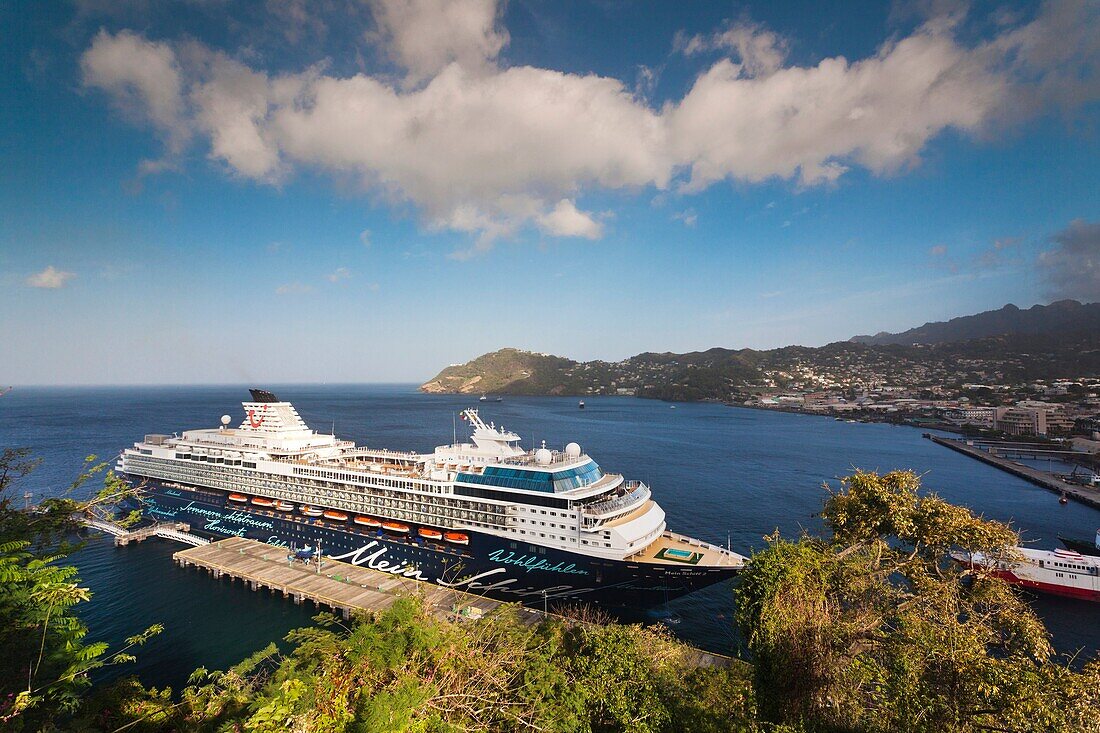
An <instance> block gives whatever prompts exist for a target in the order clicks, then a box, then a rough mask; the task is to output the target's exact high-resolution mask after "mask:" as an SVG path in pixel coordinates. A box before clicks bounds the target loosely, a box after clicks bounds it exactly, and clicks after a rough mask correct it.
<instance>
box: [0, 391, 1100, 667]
mask: <svg viewBox="0 0 1100 733" xmlns="http://www.w3.org/2000/svg"><path fill="white" fill-rule="evenodd" d="M265 386H266V385H265ZM272 389H273V391H274V392H275V393H276V394H277V395H279V397H280V398H282V399H286V400H289V401H291V402H293V403H294V405H295V407H296V408H297V409H298V412H299V413H300V414H301V415H302V417H303V418H304V419H305V420H306V422H308V423H309V424H310V425H311V426H312V427H313V428H315V429H317V430H322V431H328V430H335V433H336V434H337V435H338V436H340V437H342V438H348V439H351V440H354V441H356V442H357V443H359V444H360V445H368V446H371V447H378V448H394V449H415V450H422V451H429V450H431V449H432V448H433V447H434V446H436V445H441V444H444V443H449V442H451V439H452V429H453V427H452V426H453V415H454V414H455V413H457V412H458V411H459V410H461V409H462V408H465V407H469V406H476V405H477V401H476V400H474V399H473V398H470V397H460V396H447V395H424V394H420V393H418V392H417V391H416V388H415V386H414V385H282V386H275V387H272ZM247 398H248V393H247V389H246V387H245V386H240V387H235V386H216V387H214V386H200V387H194V386H190V387H126V388H18V387H17V388H16V389H15V390H13V391H12V392H10V393H8V394H7V395H5V396H3V397H0V448H4V447H24V446H25V447H29V448H31V449H32V450H33V451H34V454H35V455H36V456H38V457H40V458H42V459H43V464H42V466H41V467H40V468H39V469H38V470H36V471H35V472H34V473H33V474H31V475H30V476H28V477H26V478H25V479H23V480H22V481H21V482H20V483H19V484H18V485H17V486H16V487H15V488H14V493H15V495H16V496H21V495H22V493H23V492H24V491H30V492H33V494H34V500H35V501H37V500H38V499H39V498H41V497H42V496H45V495H50V494H57V493H60V492H63V491H64V490H65V489H66V487H67V486H68V485H69V484H70V483H71V481H72V479H73V478H74V477H75V476H76V475H77V474H78V473H79V471H80V469H81V465H82V462H83V460H84V457H85V456H87V455H89V454H95V455H98V456H100V458H101V459H109V460H111V461H112V463H113V459H114V457H115V456H116V455H117V454H118V451H119V450H120V449H121V448H123V447H125V446H127V445H129V444H130V443H132V442H134V441H135V440H138V439H140V438H141V437H142V436H143V435H144V434H146V433H169V434H170V433H172V432H176V431H182V430H184V429H190V428H198V427H216V426H217V425H218V424H219V418H220V417H221V416H222V415H223V414H229V415H232V416H233V420H234V423H236V422H237V421H238V420H239V419H240V418H241V414H240V413H241V407H240V404H239V403H240V402H241V401H242V400H245V399H247ZM480 407H481V410H482V415H483V417H485V418H486V419H488V420H494V421H496V423H497V424H498V425H501V424H502V425H504V426H506V427H507V428H509V429H512V430H515V431H516V432H517V433H519V434H520V435H522V436H524V442H525V444H527V445H530V444H532V443H533V442H534V441H539V442H540V443H541V441H542V440H545V441H546V442H547V445H549V446H552V447H559V448H560V447H561V446H564V445H565V444H566V443H568V442H570V441H576V442H578V443H580V444H581V446H582V447H583V448H584V450H585V451H586V452H587V453H589V454H590V455H591V456H592V457H593V458H594V459H595V460H596V461H597V462H598V463H599V464H600V466H602V467H603V468H604V469H605V470H609V471H613V472H619V473H624V474H625V475H626V476H627V477H628V478H636V479H641V480H643V481H645V482H647V483H648V484H650V485H651V486H652V487H653V492H654V498H655V499H656V500H657V501H658V502H659V503H660V504H661V506H662V507H664V509H665V512H666V513H667V515H668V524H669V527H670V528H671V529H673V530H675V531H677V532H681V533H684V534H689V535H693V536H696V537H699V538H701V539H704V540H708V541H710V542H714V543H718V544H723V545H724V544H726V543H727V542H729V543H730V545H731V546H732V547H733V549H734V550H737V551H739V552H742V553H745V554H748V553H749V551H750V550H752V549H753V548H759V547H761V546H762V545H763V544H764V539H763V538H764V537H765V536H766V535H769V534H771V533H772V532H774V531H776V530H779V532H781V533H782V534H783V535H784V536H787V537H795V536H797V535H798V533H799V532H801V531H802V530H804V529H805V530H808V531H811V532H815V531H818V530H819V529H820V528H821V524H820V521H819V520H818V519H816V518H815V513H816V512H817V511H818V510H819V509H820V508H821V503H822V501H823V499H824V498H825V495H826V494H825V491H824V489H823V488H822V484H823V483H825V482H832V483H834V485H835V480H836V479H837V477H840V476H844V475H846V474H848V473H850V472H851V471H852V470H853V469H854V468H857V467H858V468H864V469H870V470H877V471H889V470H892V469H912V470H914V471H917V472H918V473H920V474H921V475H922V476H923V481H924V485H925V487H926V488H928V489H931V490H934V491H936V492H938V493H939V494H940V495H941V496H943V497H944V498H945V499H947V500H948V501H952V502H955V503H958V504H963V505H965V506H968V507H970V508H971V509H973V510H974V511H976V512H979V513H982V514H984V515H986V516H987V517H990V518H994V519H1000V520H1006V521H1011V522H1013V524H1014V525H1015V526H1016V527H1017V528H1018V529H1019V530H1021V532H1022V534H1023V538H1024V541H1025V542H1026V543H1029V544H1030V545H1031V546H1034V547H1040V548H1051V547H1054V546H1056V543H1057V538H1056V534H1058V533H1063V534H1068V535H1071V536H1076V537H1083V538H1091V537H1092V536H1093V534H1094V533H1095V531H1096V528H1097V527H1100V511H1097V510H1095V509H1090V508H1088V507H1085V506H1081V505H1079V504H1076V503H1074V502H1070V503H1069V504H1068V505H1066V506H1062V505H1060V504H1059V503H1058V497H1057V496H1055V495H1054V494H1051V493H1049V492H1047V491H1044V490H1042V489H1040V488H1038V487H1036V486H1032V485H1031V484H1029V483H1027V482H1025V481H1023V480H1021V479H1018V478H1015V477H1013V476H1010V475H1008V474H1006V473H1003V472H1001V471H999V470H997V469H996V468H993V467H991V466H987V465H985V464H982V463H979V462H977V461H974V460H972V459H970V458H967V457H966V456H963V455H961V454H959V453H956V452H954V451H951V450H948V449H947V448H943V447H940V446H937V445H935V444H933V443H932V442H931V441H928V440H925V439H922V437H921V432H920V431H919V430H917V429H914V428H909V427H896V426H890V425H883V424H862V423H847V422H837V421H835V420H833V419H831V418H825V417H816V416H806V415H796V414H788V413H772V412H765V411H760V410H750V409H740V408H733V407H725V406H723V405H716V404H685V403H667V402H657V401H652V400H640V399H634V398H629V397H590V398H585V409H584V410H579V409H577V400H576V399H575V398H556V397H506V398H505V400H504V401H503V402H486V403H481V404H480ZM458 429H459V437H463V435H462V423H461V422H459V423H458ZM179 547H180V546H179V545H175V544H172V543H169V542H167V541H165V540H159V539H158V540H148V541H146V542H143V543H140V544H137V545H132V546H129V547H125V548H115V547H114V546H113V545H112V543H111V542H110V540H109V539H104V538H95V537H93V538H91V539H89V541H88V544H87V545H86V547H85V548H84V549H82V550H81V551H80V552H79V553H77V554H76V555H74V556H73V558H72V561H73V562H74V563H75V564H76V565H78V566H79V568H80V575H81V578H82V580H83V582H84V584H85V585H87V586H88V587H90V588H91V590H92V592H93V597H92V600H91V601H90V602H89V603H87V604H84V607H83V610H82V615H83V617H84V619H85V620H86V622H87V623H88V625H89V627H90V634H89V638H91V639H104V640H107V641H110V642H112V643H113V644H117V643H119V642H120V641H121V640H122V639H123V638H125V637H126V636H129V635H131V634H134V633H136V632H138V631H140V630H142V629H144V628H146V627H147V626H149V625H150V624H154V623H161V624H163V625H164V626H165V631H164V633H163V634H161V635H160V636H158V637H156V638H155V639H153V640H152V641H151V642H149V643H148V644H147V645H146V646H145V647H143V648H141V649H139V650H138V652H137V655H138V662H137V663H136V664H132V665H127V666H125V667H122V668H114V669H113V670H112V671H111V672H110V673H109V674H110V675H115V674H123V673H126V674H128V673H137V674H139V675H140V676H141V678H142V679H143V681H145V682H146V684H152V685H157V686H164V685H171V686H173V687H176V688H178V687H179V686H181V685H182V683H183V682H184V681H185V680H186V678H187V675H188V674H189V673H190V671H191V670H193V669H195V668H196V667H199V666H203V667H206V668H208V669H224V668H225V667H227V666H229V665H231V664H233V663H235V662H237V661H239V660H240V659H242V658H244V657H245V656H247V655H248V654H250V653H251V652H253V651H255V650H256V649H259V648H261V647H263V646H265V645H266V644H267V643H269V642H271V641H279V640H281V639H282V637H283V636H284V635H285V634H286V632H287V631H289V630H290V629H293V628H296V627H299V626H302V625H306V624H309V623H311V621H310V618H311V616H312V615H313V613H315V611H314V610H313V608H312V607H311V606H309V605H308V604H307V605H305V606H295V605H294V604H293V603H291V602H290V601H289V600H284V599H283V598H281V597H276V596H272V595H268V594H266V593H253V592H250V591H248V590H246V589H245V588H244V587H243V586H242V585H241V584H230V583H228V582H226V581H221V582H218V581H214V580H213V579H212V578H210V577H209V576H207V575H206V574H204V573H200V572H196V571H193V570H192V571H187V570H183V569H180V568H177V567H176V566H175V565H174V564H173V562H172V553H173V552H174V551H175V550H177V549H179ZM733 592H734V590H733V587H732V586H731V585H730V584H728V583H727V584H721V585H718V586H714V587H712V588H709V589H706V590H704V591H701V592H698V593H695V594H693V595H690V596H687V597H685V598H682V599H680V600H678V601H674V602H672V603H670V604H669V607H668V609H667V611H668V613H669V614H670V622H671V623H670V628H671V629H672V630H673V633H675V634H676V635H678V636H680V637H682V638H684V639H686V640H688V641H690V642H691V643H693V644H696V645H698V646H701V647H704V648H707V649H711V650H714V651H719V652H724V653H736V652H737V650H738V648H739V641H738V638H737V635H736V633H735V632H734V629H733ZM1033 604H1034V607H1035V609H1036V611H1037V612H1038V613H1039V614H1040V615H1041V616H1042V617H1043V619H1044V620H1045V621H1046V623H1047V627H1048V629H1049V630H1050V631H1051V633H1052V635H1053V639H1054V643H1055V646H1056V647H1057V648H1058V649H1059V650H1060V651H1064V652H1075V651H1079V650H1080V651H1082V653H1083V655H1085V656H1092V655H1093V654H1094V653H1095V651H1096V650H1097V649H1100V623H1098V622H1100V604H1095V603H1088V602H1084V601H1072V600H1066V599H1058V598H1050V597H1034V600H1033Z"/></svg>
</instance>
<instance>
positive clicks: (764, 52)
mask: <svg viewBox="0 0 1100 733" xmlns="http://www.w3.org/2000/svg"><path fill="white" fill-rule="evenodd" d="M674 44H675V46H676V47H677V49H678V50H680V51H682V52H683V53H684V54H686V55H688V56H691V55H694V54H700V53H705V52H710V51H732V52H733V54H734V55H735V57H736V60H737V62H738V63H739V64H740V65H741V66H742V67H743V68H744V69H745V70H746V71H747V72H748V73H750V74H754V75H755V74H761V73H766V72H772V71H775V70H776V69H778V68H779V67H780V66H782V65H783V62H784V61H785V60H786V58H787V41H786V39H784V38H781V37H780V36H778V35H777V34H775V33H773V32H772V31H769V30H767V29H766V28H763V27H761V26H759V25H757V24H755V23H736V24H733V25H730V26H727V27H726V28H725V29H724V30H720V31H717V32H715V33H713V34H711V35H695V36H692V37H690V38H688V37H685V36H683V35H677V36H676V39H675V42H674Z"/></svg>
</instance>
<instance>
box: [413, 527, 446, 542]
mask: <svg viewBox="0 0 1100 733" xmlns="http://www.w3.org/2000/svg"><path fill="white" fill-rule="evenodd" d="M416 533H417V534H418V535H420V536H421V537H423V538H424V539H426V540H441V539H443V533H442V532H440V531H439V530H438V529H429V528H427V527H421V528H420V529H418V530H416Z"/></svg>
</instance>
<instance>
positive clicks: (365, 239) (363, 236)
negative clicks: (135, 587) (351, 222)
mask: <svg viewBox="0 0 1100 733" xmlns="http://www.w3.org/2000/svg"><path fill="white" fill-rule="evenodd" d="M359 242H360V243H361V244H362V245H363V246H364V247H368V248H369V247H370V244H371V239H370V229H364V230H363V231H361V232H359Z"/></svg>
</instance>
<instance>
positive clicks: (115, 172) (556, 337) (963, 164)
mask: <svg viewBox="0 0 1100 733" xmlns="http://www.w3.org/2000/svg"><path fill="white" fill-rule="evenodd" d="M1098 20H1100V4H1097V3H1095V2H1093V3H1074V2H1068V1H1067V2H1058V3H1050V4H1037V3H1005V4H997V3H988V2H980V3H974V4H973V6H968V5H967V4H965V3H952V2H929V3H922V4H913V5H911V4H904V5H902V4H892V3H889V2H884V3H880V2H845V3H819V2H806V3H728V2H724V3H704V2H693V3H661V2H624V3H607V2H563V3H537V2H522V1H521V0H513V1H512V2H509V3H507V4H501V3H497V2H492V0H472V1H471V2H448V1H447V0H322V1H319V2H313V3H305V2H301V1H300V0H268V2H255V3H223V2H217V1H215V0H202V1H200V0H195V1H194V2H180V3H174V4H170V3H153V2H140V1H128V2H105V1H103V2H101V1H100V0H84V1H82V2H69V3H32V2H16V3H14V4H6V5H5V6H4V7H3V8H0V34H2V36H0V41H2V42H0V58H2V60H3V64H4V68H5V69H8V70H9V73H6V74H3V75H2V76H0V126H2V127H0V131H2V135H0V162H2V165H0V316H2V320H0V343H2V344H3V348H2V350H0V382H3V383H5V384H7V383H13V384H26V383H35V384H42V383H192V382H240V381H248V382H257V383H260V382H267V383H276V382H288V381H329V382H349V381H354V382H371V381H417V380H423V379H426V378H428V377H430V376H432V375H433V374H434V373H435V372H436V371H438V369H440V368H441V367H443V366H445V365H447V364H448V363H453V362H461V361H465V360H467V359H469V358H472V357H474V356H476V355H478V354H480V353H483V352H486V351H490V350H492V349H496V348H500V347H502V346H517V347H521V348H527V349H532V350H535V351H545V352H551V353H556V354H561V355H565V356H569V357H572V358H577V359H593V358H602V359H609V360H617V359H621V358H625V357H627V356H630V355H632V354H635V353H638V352H641V351H687V350H695V349H706V348H710V347H713V346H725V347H732V348H739V347H755V348H768V347H774V346H781V345H786V344H791V343H798V344H806V345H820V344H825V343H828V342H830V341H835V340H840V339H845V338H848V337H850V336H852V335H854V334H857V333H868V332H876V331H879V330H893V331H897V330H903V329H905V328H908V327H911V326H914V325H919V324H920V323H923V322H924V321H928V320H941V319H945V318H950V317H953V316H956V315H963V314H967V313H972V312H977V311H980V310H986V309H990V308H996V307H1000V306H1002V305H1004V304H1005V303H1007V302H1013V303H1016V304H1017V305H1020V306H1029V305H1031V304H1033V303H1038V302H1049V301H1051V300H1053V299H1058V298H1062V297H1074V298H1078V299H1082V300H1100V224H1098V223H1097V222H1098V220H1100V173H1098V172H1097V171H1098V170H1100V165H1098V164H1100V139H1098V131H1097V123H1098V121H1100V114H1098V103H1097V102H1098V99H1100V40H1098V38H1097V37H1096V34H1095V33H1090V32H1089V29H1090V28H1092V29H1094V28H1095V27H1096V23H1097V21H1098Z"/></svg>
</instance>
